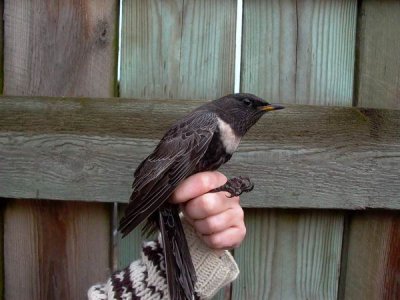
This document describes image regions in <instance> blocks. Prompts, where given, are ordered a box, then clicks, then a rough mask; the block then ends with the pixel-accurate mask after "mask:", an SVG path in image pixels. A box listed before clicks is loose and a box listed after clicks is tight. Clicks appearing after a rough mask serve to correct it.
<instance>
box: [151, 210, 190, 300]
mask: <svg viewBox="0 0 400 300" xmlns="http://www.w3.org/2000/svg"><path fill="white" fill-rule="evenodd" d="M158 214H159V228H160V232H161V237H162V243H163V249H164V257H165V268H166V273H167V282H168V290H169V294H170V299H172V300H184V299H186V300H193V299H194V285H195V283H196V272H195V269H194V266H193V262H192V258H191V256H190V252H189V246H188V244H187V241H186V238H185V233H184V231H183V227H182V222H181V219H180V217H179V211H178V207H177V206H176V205H171V204H164V205H163V206H162V207H161V208H160V209H159V213H158Z"/></svg>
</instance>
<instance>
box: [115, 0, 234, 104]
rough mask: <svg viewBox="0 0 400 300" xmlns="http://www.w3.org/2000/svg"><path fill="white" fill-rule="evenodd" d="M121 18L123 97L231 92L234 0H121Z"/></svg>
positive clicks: (190, 96) (187, 96)
mask: <svg viewBox="0 0 400 300" xmlns="http://www.w3.org/2000/svg"><path fill="white" fill-rule="evenodd" d="M122 20H123V27H122V29H123V31H122V49H121V84H120V86H121V95H122V96H124V97H127V96H129V97H138V98H148V99H151V98H185V99H194V98H197V99H198V98H216V97H219V96H221V95H223V94H227V93H230V92H232V91H233V80H234V64H233V62H234V53H235V48H234V47H235V21H236V3H235V1H233V0H223V1H212V0H206V1H193V0H190V1H182V0H180V1H179V0H176V1H175V0H168V1H158V0H152V1H140V0H136V1H124V7H123V17H122Z"/></svg>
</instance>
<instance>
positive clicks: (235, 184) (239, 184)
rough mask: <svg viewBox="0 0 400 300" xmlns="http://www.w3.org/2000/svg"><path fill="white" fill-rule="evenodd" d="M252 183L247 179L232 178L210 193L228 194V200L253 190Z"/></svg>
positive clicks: (240, 177) (241, 177)
mask: <svg viewBox="0 0 400 300" xmlns="http://www.w3.org/2000/svg"><path fill="white" fill-rule="evenodd" d="M253 188H254V183H252V182H251V180H250V178H249V177H243V176H239V177H233V178H230V179H228V181H227V182H226V183H225V184H223V185H221V186H220V187H217V188H215V189H212V190H211V191H210V193H217V192H228V193H229V194H230V196H228V198H232V197H237V196H240V195H241V194H242V193H247V192H250V191H251V190H253Z"/></svg>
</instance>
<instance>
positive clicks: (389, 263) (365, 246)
mask: <svg viewBox="0 0 400 300" xmlns="http://www.w3.org/2000/svg"><path fill="white" fill-rule="evenodd" d="M349 230H350V231H349V234H350V236H349V246H348V249H346V250H347V266H346V268H345V269H344V270H343V271H342V272H343V274H345V275H344V276H345V282H344V286H343V291H342V295H341V299H388V300H389V299H399V298H400V282H399V277H400V259H399V253H400V214H399V213H398V212H389V211H380V212H379V211H375V212H357V213H355V214H354V215H353V216H352V217H351V221H350V227H349Z"/></svg>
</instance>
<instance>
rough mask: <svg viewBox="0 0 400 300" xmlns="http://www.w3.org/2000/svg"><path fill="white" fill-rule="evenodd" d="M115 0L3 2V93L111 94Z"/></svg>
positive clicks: (112, 83) (24, 0) (112, 84)
mask: <svg viewBox="0 0 400 300" xmlns="http://www.w3.org/2000/svg"><path fill="white" fill-rule="evenodd" d="M116 3H117V2H116V0H114V1H106V0H101V1H96V0H85V1H79V2H76V1H72V0H69V1H61V2H59V3H58V2H48V1H29V0H15V1H10V0H9V1H5V10H4V19H5V26H4V35H5V47H4V58H5V59H4V94H6V95H36V96H85V97H86V96H91V97H112V96H114V93H115V91H114V83H115V69H116V68H115V62H116V41H117V39H116V35H115V33H116V25H117V24H116V16H117V4H116Z"/></svg>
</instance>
